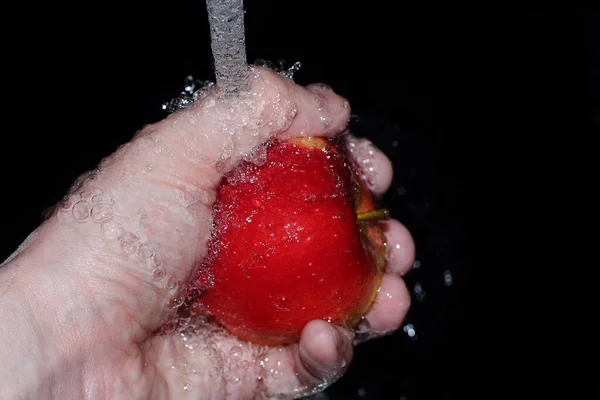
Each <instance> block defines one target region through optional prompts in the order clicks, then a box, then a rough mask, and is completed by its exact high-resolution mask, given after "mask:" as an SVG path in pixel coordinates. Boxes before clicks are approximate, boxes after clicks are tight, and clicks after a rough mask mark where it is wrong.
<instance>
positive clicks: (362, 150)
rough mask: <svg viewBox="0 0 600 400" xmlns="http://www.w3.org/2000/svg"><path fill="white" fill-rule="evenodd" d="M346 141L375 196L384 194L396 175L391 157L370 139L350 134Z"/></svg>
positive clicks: (362, 176) (356, 164) (364, 179)
mask: <svg viewBox="0 0 600 400" xmlns="http://www.w3.org/2000/svg"><path fill="white" fill-rule="evenodd" d="M346 141H347V146H348V150H349V152H350V156H351V157H352V159H353V162H354V165H355V166H356V167H357V168H358V170H359V171H360V173H361V178H362V179H363V181H364V182H365V183H366V184H367V186H368V187H369V189H370V190H371V192H373V194H374V195H375V196H380V195H382V194H384V193H385V192H386V191H387V190H388V189H389V188H390V185H391V184H392V178H393V176H394V169H393V167H392V162H391V161H390V159H389V158H387V156H386V155H385V154H384V153H383V152H382V151H381V150H379V149H378V148H377V147H376V146H375V145H374V144H373V143H372V142H371V141H370V140H368V139H364V138H356V137H354V136H352V135H349V136H348V137H347V138H346Z"/></svg>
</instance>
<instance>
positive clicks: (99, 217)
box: [92, 203, 114, 221]
mask: <svg viewBox="0 0 600 400" xmlns="http://www.w3.org/2000/svg"><path fill="white" fill-rule="evenodd" d="M113 213H114V211H113V208H112V207H111V205H110V204H107V203H98V204H96V205H94V207H93V208H92V218H93V219H95V220H96V221H104V220H105V219H107V218H110V217H112V215H113Z"/></svg>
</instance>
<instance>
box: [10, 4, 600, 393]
mask: <svg viewBox="0 0 600 400" xmlns="http://www.w3.org/2000/svg"><path fill="white" fill-rule="evenodd" d="M393 3H395V2H383V1H379V2H378V1H370V2H357V3H350V2H344V1H338V0H328V1H314V0H309V1H302V2H296V3H292V2H282V1H274V0H247V1H246V2H245V5H246V10H247V13H246V31H247V32H246V33H247V39H246V41H247V48H248V58H249V60H250V61H252V60H254V59H256V58H264V59H268V60H272V61H277V60H278V59H283V60H285V61H286V62H287V65H291V64H292V63H293V62H295V61H301V62H302V63H303V67H302V68H301V70H300V72H298V73H297V75H296V81H297V82H299V83H302V84H308V83H311V82H326V83H328V84H329V85H331V86H332V87H333V88H334V89H335V90H336V91H337V92H339V93H340V94H342V95H343V96H345V97H347V98H348V99H349V100H350V102H351V104H352V106H353V113H354V114H355V115H357V116H358V119H357V121H356V122H355V123H354V125H353V129H354V131H355V132H356V133H358V134H361V135H365V136H367V137H369V138H370V139H371V140H373V141H374V142H375V143H376V144H377V145H378V146H380V148H381V149H382V150H383V151H384V152H385V153H386V154H387V155H388V156H389V157H390V158H391V159H392V160H393V162H394V165H395V178H394V183H393V186H392V188H391V190H390V191H389V193H388V194H387V195H386V196H385V198H384V199H383V202H384V204H385V205H386V206H387V207H389V208H390V209H391V211H392V214H393V215H394V216H395V217H397V218H399V219H400V220H401V221H402V222H403V223H404V224H405V225H406V226H407V227H408V228H409V229H410V230H411V232H412V233H413V235H414V238H415V241H416V245H417V259H418V260H419V261H420V262H421V267H420V268H419V269H416V270H413V271H412V272H411V273H410V274H409V275H407V276H406V282H407V284H408V286H409V288H410V289H411V291H412V290H413V289H414V287H415V285H417V284H420V285H421V286H422V287H423V289H424V290H425V293H426V295H425V296H424V298H422V299H421V300H420V299H419V296H417V295H416V294H415V293H414V292H413V293H412V294H413V307H412V309H411V311H410V313H409V315H408V318H407V321H406V323H410V324H413V326H414V329H415V331H416V336H415V337H413V338H410V337H409V336H408V335H407V334H406V332H405V331H404V330H403V329H400V330H399V331H398V332H397V333H396V334H394V335H393V336H390V337H386V338H383V339H380V340H377V341H373V342H369V343H366V344H363V345H361V346H359V348H357V349H356V354H355V360H354V363H353V365H352V367H351V368H350V370H349V371H348V373H347V374H346V376H345V377H343V378H342V379H341V380H340V381H339V382H338V383H336V384H335V385H334V386H333V387H331V388H330V389H329V390H327V392H326V393H325V395H323V396H321V397H322V398H329V399H332V400H333V399H397V400H399V399H402V398H405V399H450V398H464V396H466V394H467V393H469V394H472V393H478V395H480V396H481V398H488V396H490V393H494V391H495V389H494V387H497V386H491V387H490V386H487V387H486V386H483V388H482V389H481V390H480V389H479V386H478V385H479V384H480V382H479V379H478V377H480V376H482V375H492V376H493V379H495V378H497V377H501V376H502V375H495V373H492V372H491V369H493V368H494V364H496V361H495V359H494V358H493V357H492V358H491V360H487V361H491V362H489V363H485V364H473V362H475V361H477V362H485V358H487V354H488V352H490V354H491V352H492V351H493V350H492V349H491V348H494V349H496V348H497V347H498V346H501V344H499V343H497V342H494V341H492V340H489V341H488V340H486V339H484V338H483V337H482V336H481V334H482V331H483V330H482V329H481V327H480V318H483V317H484V316H485V314H486V313H489V312H490V311H489V309H487V308H486V307H481V304H480V300H478V299H477V298H476V297H475V292H476V291H477V289H480V288H481V287H480V285H481V282H480V281H478V280H477V279H479V278H480V277H481V276H480V272H481V271H484V274H485V275H490V274H492V275H493V274H494V273H495V272H494V270H493V269H492V266H491V264H492V263H493V262H494V260H493V259H495V258H497V257H496V256H497V255H498V254H497V253H494V254H493V255H490V254H488V256H487V257H485V258H478V262H477V263H471V262H468V261H469V259H470V258H471V257H470V256H472V255H474V254H475V252H476V251H477V249H476V248H474V247H471V246H475V245H474V244H473V245H471V244H470V242H469V246H467V240H466V238H467V237H469V236H471V235H480V232H474V231H471V230H470V231H469V233H467V215H470V213H471V212H472V211H473V210H474V209H475V208H477V209H480V208H481V205H482V204H483V201H484V200H483V199H482V195H483V194H484V192H483V189H480V187H483V185H484V184H487V183H490V181H491V182H493V184H492V186H494V189H492V193H496V192H497V194H498V196H506V195H507V194H508V196H507V197H509V198H512V199H513V200H514V197H515V196H517V194H515V191H509V190H507V189H506V187H505V186H503V185H504V183H505V182H506V181H505V180H504V179H499V180H496V177H497V176H498V174H497V169H498V168H497V167H498V166H497V165H494V166H495V167H496V168H489V169H488V167H489V166H490V165H489V164H493V163H490V162H487V163H486V162H484V161H485V159H487V158H493V159H494V160H498V162H500V163H503V164H502V165H505V166H506V165H507V164H510V163H511V162H512V161H514V159H515V158H519V156H522V155H523V154H522V153H523V151H524V150H523V148H524V145H525V141H527V142H531V141H533V142H534V143H535V144H534V146H537V148H540V147H542V148H543V147H544V146H545V142H544V141H543V140H542V138H543V137H544V136H545V135H547V134H548V131H547V130H546V128H547V127H549V126H551V125H552V124H553V122H552V121H549V120H550V119H553V118H556V115H555V114H553V110H554V109H555V105H553V102H552V100H551V99H553V98H555V97H556V93H559V92H560V93H562V95H561V96H565V97H564V98H563V100H564V99H565V98H566V99H568V100H571V101H573V102H575V101H577V102H579V101H581V100H583V99H585V100H593V101H594V103H593V104H594V105H595V109H596V110H597V109H598V106H599V105H600V104H599V103H600V98H599V97H598V96H597V93H599V91H600V87H598V79H597V78H598V76H599V75H598V69H597V68H596V69H591V68H590V66H591V65H592V57H593V56H594V57H596V59H597V58H598V45H597V44H596V45H595V47H594V50H595V53H594V54H592V42H591V37H592V35H591V34H592V22H593V20H594V19H595V21H598V17H597V16H593V14H592V13H591V12H588V11H581V10H580V11H572V10H537V11H531V10H519V9H505V10H477V9H471V8H469V9H462V10H461V9H445V10H444V9H425V8H423V9H419V8H415V7H410V6H400V5H392V4H393ZM4 18H5V19H7V22H12V23H13V25H5V27H4V28H3V30H4V32H3V35H4V36H3V47H4V48H3V57H2V64H3V65H4V68H6V69H8V70H9V72H6V71H5V73H4V74H3V75H2V81H3V88H4V89H3V90H4V106H3V110H2V115H3V121H4V123H3V128H2V132H3V133H2V139H1V142H0V143H1V144H0V146H1V149H2V154H3V156H2V157H1V158H0V177H1V179H2V189H1V190H2V193H3V195H2V200H3V201H2V208H3V210H4V212H3V215H2V242H1V248H0V258H6V257H8V255H9V254H10V253H11V252H12V251H13V250H14V249H16V247H17V246H18V245H19V244H20V243H21V241H22V240H23V239H24V238H25V237H26V236H27V234H28V233H29V232H31V231H32V230H33V229H34V228H35V227H36V226H37V224H38V223H39V221H40V215H41V212H42V211H43V209H45V208H46V207H48V206H51V205H53V204H54V203H56V202H57V201H59V200H60V199H61V197H62V196H63V194H64V193H65V191H66V190H67V188H68V187H69V185H70V184H71V183H72V182H73V180H74V179H75V178H76V177H77V176H78V175H79V174H81V173H82V172H84V171H86V170H89V169H92V168H94V167H95V166H96V164H97V163H98V162H99V160H100V159H101V158H102V157H104V156H106V155H108V154H110V153H111V152H112V151H114V150H115V149H116V148H117V146H118V145H119V144H121V143H123V142H125V141H127V140H129V139H130V138H131V137H132V135H133V134H134V133H135V131H136V130H138V129H140V128H142V127H143V125H145V124H148V123H152V122H154V121H156V120H158V119H160V118H162V117H163V116H165V115H166V114H165V112H164V111H163V110H162V109H161V104H162V103H163V102H165V101H168V100H170V99H171V98H172V97H175V96H176V95H177V94H178V93H179V92H180V91H181V90H182V89H183V80H184V78H185V77H186V76H187V75H189V74H191V75H193V76H194V77H197V78H202V79H213V74H212V70H211V59H210V42H209V31H208V22H207V18H206V11H205V5H204V3H202V2H196V3H189V2H188V3H183V2H164V3H159V4H156V3H155V4H154V5H153V4H151V3H150V2H147V3H144V4H143V5H140V6H139V7H138V8H133V7H131V9H124V8H123V5H122V4H121V5H109V4H107V3H100V2H98V3H86V4H85V6H84V5H83V4H82V5H81V6H68V7H67V6H60V5H57V4H52V5H44V6H35V7H33V6H31V9H24V8H23V9H15V10H14V11H12V12H7V13H5V15H4ZM596 26H597V22H596ZM593 33H594V34H595V36H596V37H597V36H598V30H597V28H596V31H594V32H593ZM581 88H583V91H581ZM590 95H591V96H590ZM588 111H589V110H588V109H581V112H583V113H588ZM587 115H588V116H591V115H592V114H591V113H589V114H587ZM594 115H596V116H597V115H598V113H596V114H594ZM526 158H528V159H529V160H530V161H531V162H533V163H535V162H536V159H535V156H532V153H527V155H526ZM507 169H508V168H507ZM491 171H496V172H495V173H492V172H491ZM500 175H502V174H500ZM468 178H469V179H468ZM502 192H503V193H502ZM507 192H508V193H507ZM486 195H487V192H486ZM495 196H496V195H495V194H492V197H495ZM487 198H488V197H486V199H487ZM508 202H510V200H509V201H508ZM490 207H491V206H490ZM483 208H484V210H483V213H484V214H477V215H476V217H477V218H487V217H488V214H492V213H494V214H495V213H496V211H495V210H494V209H493V208H489V207H485V206H484V207H483ZM482 215H483V217H482ZM496 251H497V252H503V250H502V249H498V248H496ZM445 271H450V273H451V274H452V277H453V282H452V285H451V286H447V285H445V284H444V272H445ZM484 289H487V287H485V288H484ZM490 357H491V356H490ZM484 365H486V366H488V367H489V368H490V370H489V371H488V367H484ZM476 377H477V378H476ZM509 381H510V378H506V377H504V378H501V379H500V382H503V383H502V384H507V383H508V382H509Z"/></svg>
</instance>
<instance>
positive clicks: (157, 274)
mask: <svg viewBox="0 0 600 400" xmlns="http://www.w3.org/2000/svg"><path fill="white" fill-rule="evenodd" d="M165 275H166V272H165V269H164V268H162V267H157V268H154V269H153V270H152V279H154V280H155V281H160V280H161V279H163V278H164V277H165Z"/></svg>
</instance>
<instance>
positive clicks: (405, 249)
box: [381, 219, 415, 275]
mask: <svg viewBox="0 0 600 400" xmlns="http://www.w3.org/2000/svg"><path fill="white" fill-rule="evenodd" d="M381 226H382V228H383V232H384V233H385V236H386V252H387V259H388V265H387V268H386V272H392V273H397V274H400V275H404V274H406V273H407V272H408V271H410V270H411V268H412V265H413V262H414V260H415V242H414V241H413V238H412V235H411V234H410V232H409V231H408V229H406V227H405V226H404V225H402V224H401V223H400V222H399V221H397V220H395V219H391V220H389V221H382V222H381Z"/></svg>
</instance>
